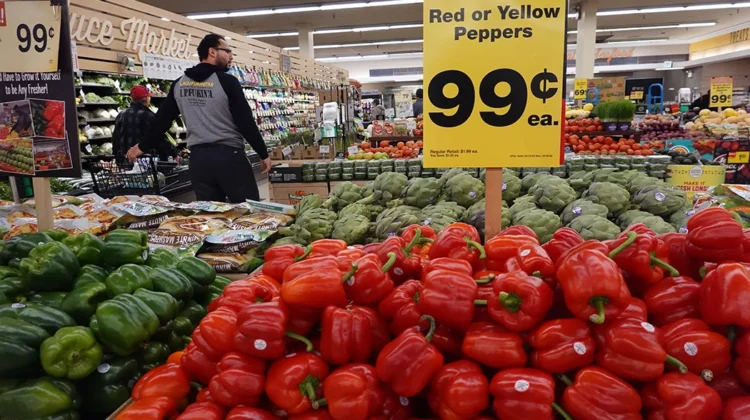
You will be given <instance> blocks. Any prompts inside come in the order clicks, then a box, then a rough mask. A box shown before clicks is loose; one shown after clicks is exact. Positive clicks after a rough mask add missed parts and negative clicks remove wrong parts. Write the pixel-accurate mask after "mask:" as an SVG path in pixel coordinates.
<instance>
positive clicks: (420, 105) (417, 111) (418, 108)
mask: <svg viewBox="0 0 750 420" xmlns="http://www.w3.org/2000/svg"><path fill="white" fill-rule="evenodd" d="M422 96H424V91H423V90H422V89H417V100H416V101H414V117H418V116H420V115H422V112H424V102H422Z"/></svg>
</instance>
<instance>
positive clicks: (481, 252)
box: [464, 236, 487, 260]
mask: <svg viewBox="0 0 750 420" xmlns="http://www.w3.org/2000/svg"><path fill="white" fill-rule="evenodd" d="M464 241H466V245H468V246H469V248H475V249H476V250H477V251H479V259H480V260H483V259H485V258H487V252H486V251H485V250H484V247H483V246H482V244H480V243H479V242H477V241H475V240H472V239H471V238H469V237H468V236H465V237H464Z"/></svg>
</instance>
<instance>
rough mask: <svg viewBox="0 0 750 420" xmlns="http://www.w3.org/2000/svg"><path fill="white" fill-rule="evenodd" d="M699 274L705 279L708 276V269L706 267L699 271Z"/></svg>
mask: <svg viewBox="0 0 750 420" xmlns="http://www.w3.org/2000/svg"><path fill="white" fill-rule="evenodd" d="M698 274H700V276H701V279H705V278H706V275H707V274H708V268H707V267H706V266H705V265H704V266H702V267H701V268H700V270H698Z"/></svg>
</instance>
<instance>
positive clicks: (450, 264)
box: [422, 258, 474, 277]
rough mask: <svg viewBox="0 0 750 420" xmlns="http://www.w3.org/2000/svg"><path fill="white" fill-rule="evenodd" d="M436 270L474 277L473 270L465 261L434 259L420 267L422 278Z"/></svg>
mask: <svg viewBox="0 0 750 420" xmlns="http://www.w3.org/2000/svg"><path fill="white" fill-rule="evenodd" d="M438 270H444V271H451V272H454V273H460V274H466V275H467V276H472V275H474V269H473V268H472V267H471V264H469V262H468V261H466V260H457V259H455V258H436V259H434V260H430V261H429V262H428V263H427V264H425V265H424V267H422V277H424V276H426V275H428V274H430V273H432V272H433V271H438Z"/></svg>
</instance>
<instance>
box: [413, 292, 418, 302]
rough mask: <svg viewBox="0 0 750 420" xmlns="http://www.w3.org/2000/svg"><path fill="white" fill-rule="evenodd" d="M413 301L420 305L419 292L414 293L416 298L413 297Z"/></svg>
mask: <svg viewBox="0 0 750 420" xmlns="http://www.w3.org/2000/svg"><path fill="white" fill-rule="evenodd" d="M411 300H413V301H414V303H419V292H417V293H414V296H412V297H411Z"/></svg>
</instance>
